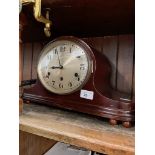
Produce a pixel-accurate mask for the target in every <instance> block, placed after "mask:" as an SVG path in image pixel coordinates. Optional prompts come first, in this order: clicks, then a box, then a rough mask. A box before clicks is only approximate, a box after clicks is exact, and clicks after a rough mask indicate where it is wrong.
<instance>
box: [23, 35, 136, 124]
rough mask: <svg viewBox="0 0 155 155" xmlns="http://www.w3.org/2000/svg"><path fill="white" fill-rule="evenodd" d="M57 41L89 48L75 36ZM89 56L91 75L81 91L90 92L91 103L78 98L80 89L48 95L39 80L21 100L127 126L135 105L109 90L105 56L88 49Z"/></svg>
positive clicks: (130, 120) (109, 70) (108, 67)
mask: <svg viewBox="0 0 155 155" xmlns="http://www.w3.org/2000/svg"><path fill="white" fill-rule="evenodd" d="M59 39H68V40H70V41H72V40H76V41H77V42H78V44H80V45H81V46H83V48H84V47H85V46H87V47H89V46H88V45H87V44H86V43H85V42H83V41H82V40H80V39H77V38H76V39H75V38H74V37H61V38H59ZM86 50H87V48H86ZM88 53H89V54H90V56H91V58H92V60H93V72H92V73H91V75H90V78H89V80H88V81H87V83H86V84H85V85H84V87H83V88H82V89H84V90H88V91H93V92H94V98H93V100H89V99H84V98H81V97H80V90H78V91H76V92H74V93H72V94H68V95H57V94H54V93H51V92H49V91H48V90H47V89H45V88H44V87H43V85H42V84H41V82H40V81H39V79H37V82H36V84H35V85H34V87H32V88H29V89H24V92H23V99H24V100H26V101H30V102H36V103H40V104H46V105H50V106H56V107H60V108H65V109H70V110H74V111H79V112H83V113H88V114H92V115H96V116H101V117H105V118H108V119H110V123H111V124H117V121H122V122H123V125H124V126H125V127H129V126H130V125H131V122H133V121H134V109H135V104H134V102H133V101H130V100H127V99H126V98H124V94H123V93H119V92H115V91H114V90H113V89H112V88H111V86H110V76H111V66H110V63H109V61H108V60H107V59H106V57H105V56H104V55H102V54H101V53H99V52H98V51H95V50H94V49H92V48H90V47H89V51H88Z"/></svg>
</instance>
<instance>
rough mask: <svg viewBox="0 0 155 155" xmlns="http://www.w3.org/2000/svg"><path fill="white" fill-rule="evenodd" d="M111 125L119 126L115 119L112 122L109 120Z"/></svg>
mask: <svg viewBox="0 0 155 155" xmlns="http://www.w3.org/2000/svg"><path fill="white" fill-rule="evenodd" d="M109 123H110V124H111V125H117V120H115V119H110V120H109Z"/></svg>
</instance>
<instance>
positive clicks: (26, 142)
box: [19, 131, 56, 155]
mask: <svg viewBox="0 0 155 155" xmlns="http://www.w3.org/2000/svg"><path fill="white" fill-rule="evenodd" d="M19 142H20V143H19V155H43V154H44V153H45V152H46V151H48V150H49V149H50V148H51V147H52V146H53V145H54V144H56V141H54V140H51V139H48V138H44V137H41V136H37V135H34V134H31V133H28V132H24V131H20V132H19Z"/></svg>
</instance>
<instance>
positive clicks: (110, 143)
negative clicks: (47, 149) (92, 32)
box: [20, 104, 135, 155]
mask: <svg viewBox="0 0 155 155" xmlns="http://www.w3.org/2000/svg"><path fill="white" fill-rule="evenodd" d="M20 130H21V131H25V132H28V133H32V134H35V135H38V136H42V137H45V138H49V139H53V140H55V141H61V142H64V143H69V144H71V145H76V146H79V147H83V148H87V149H89V150H92V151H96V152H100V153H105V154H109V155H133V154H134V151H135V150H134V148H135V146H134V141H135V140H134V139H135V138H134V137H135V133H134V127H132V128H129V129H126V128H123V127H122V126H121V125H116V126H114V127H113V126H111V125H109V124H108V122H107V121H106V120H104V119H103V118H96V117H93V116H90V115H86V114H81V113H77V112H72V111H66V110H61V109H56V108H53V107H45V106H40V105H35V104H24V110H23V114H22V115H20Z"/></svg>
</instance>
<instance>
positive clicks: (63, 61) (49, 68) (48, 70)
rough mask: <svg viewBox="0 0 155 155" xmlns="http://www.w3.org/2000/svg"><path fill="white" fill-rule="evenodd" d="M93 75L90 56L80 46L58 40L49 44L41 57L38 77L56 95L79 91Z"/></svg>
mask: <svg viewBox="0 0 155 155" xmlns="http://www.w3.org/2000/svg"><path fill="white" fill-rule="evenodd" d="M90 73H91V60H90V56H89V54H88V53H87V52H86V51H85V50H84V48H82V47H81V46H80V45H79V44H77V43H76V42H73V41H68V40H58V41H55V42H52V43H50V44H48V45H47V46H46V47H45V48H44V49H43V52H42V54H41V56H40V59H39V63H38V76H39V79H40V81H41V83H42V84H43V86H44V87H45V88H46V89H48V90H49V91H51V92H53V93H56V94H69V93H72V92H74V91H76V90H79V89H80V88H81V87H82V86H83V85H84V84H85V83H86V81H87V80H88V78H89V75H90Z"/></svg>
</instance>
